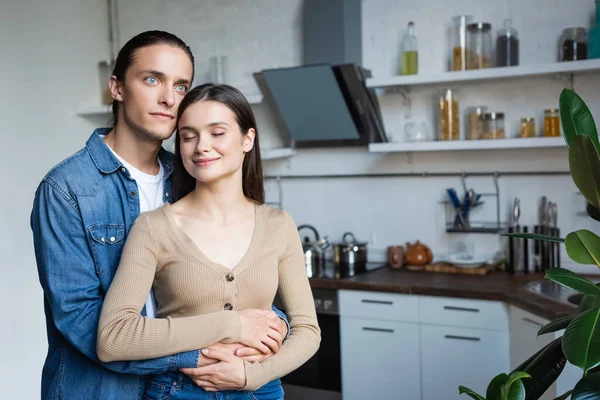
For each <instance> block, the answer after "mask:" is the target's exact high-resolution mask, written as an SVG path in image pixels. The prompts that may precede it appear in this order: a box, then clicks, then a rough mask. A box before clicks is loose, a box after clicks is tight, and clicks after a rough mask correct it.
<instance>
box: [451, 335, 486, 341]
mask: <svg viewBox="0 0 600 400" xmlns="http://www.w3.org/2000/svg"><path fill="white" fill-rule="evenodd" d="M444 337H445V338H446V339H457V340H468V341H471V342H480V341H481V339H480V338H478V337H469V336H456V335H444Z"/></svg>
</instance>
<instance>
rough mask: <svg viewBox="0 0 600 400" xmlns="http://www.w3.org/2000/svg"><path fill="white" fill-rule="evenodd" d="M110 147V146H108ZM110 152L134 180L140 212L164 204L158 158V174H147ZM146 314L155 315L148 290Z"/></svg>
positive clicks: (154, 308) (160, 164)
mask: <svg viewBox="0 0 600 400" xmlns="http://www.w3.org/2000/svg"><path fill="white" fill-rule="evenodd" d="M108 148H109V149H110V147H108ZM110 151H112V153H113V154H114V155H115V157H117V159H118V160H119V161H121V163H122V164H123V166H124V167H125V168H127V169H128V170H129V173H130V174H131V177H132V178H133V179H134V180H135V182H136V183H137V186H138V194H139V197H138V198H139V199H140V213H143V212H145V211H152V210H155V209H157V208H159V207H160V206H162V205H163V204H164V202H163V192H164V183H163V177H164V176H165V170H164V168H163V165H162V163H161V162H160V160H158V165H159V171H158V175H149V174H146V173H145V172H142V171H140V170H139V169H137V168H135V167H134V166H133V165H131V164H129V163H128V162H127V161H125V160H124V159H123V158H121V157H120V156H119V155H118V154H117V153H115V152H114V151H113V149H110ZM146 316H147V317H149V318H154V317H156V300H155V299H154V293H153V291H152V290H150V294H149V295H148V298H147V299H146Z"/></svg>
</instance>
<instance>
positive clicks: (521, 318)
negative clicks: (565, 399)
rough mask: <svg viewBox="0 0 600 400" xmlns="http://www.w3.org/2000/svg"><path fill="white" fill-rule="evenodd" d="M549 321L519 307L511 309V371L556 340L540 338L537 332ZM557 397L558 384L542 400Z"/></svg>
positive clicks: (552, 337)
mask: <svg viewBox="0 0 600 400" xmlns="http://www.w3.org/2000/svg"><path fill="white" fill-rule="evenodd" d="M548 322H549V321H548V320H546V319H543V318H540V317H538V316H536V315H534V314H531V313H529V312H527V311H524V310H521V309H520V308H517V307H513V306H511V307H510V369H511V371H512V370H513V369H515V368H516V367H518V366H519V365H520V364H521V363H522V362H523V361H525V360H527V359H528V358H529V357H531V356H532V355H533V354H535V352H537V351H538V350H539V349H541V348H542V347H544V346H546V345H548V344H549V343H550V342H552V341H553V340H554V335H552V334H547V335H542V336H540V337H539V338H538V336H537V332H538V331H539V330H540V328H541V327H542V326H544V325H546V324H547V323H548ZM507 372H508V371H507ZM555 397H556V384H553V385H552V386H550V388H549V389H548V390H547V391H546V393H544V395H543V396H542V397H540V400H551V399H554V398H555Z"/></svg>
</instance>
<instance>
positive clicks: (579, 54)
mask: <svg viewBox="0 0 600 400" xmlns="http://www.w3.org/2000/svg"><path fill="white" fill-rule="evenodd" d="M587 45H588V37H587V31H586V29H585V28H581V27H577V28H567V29H564V30H563V31H562V34H561V36H560V54H559V60H560V61H577V60H587V58H588V49H587Z"/></svg>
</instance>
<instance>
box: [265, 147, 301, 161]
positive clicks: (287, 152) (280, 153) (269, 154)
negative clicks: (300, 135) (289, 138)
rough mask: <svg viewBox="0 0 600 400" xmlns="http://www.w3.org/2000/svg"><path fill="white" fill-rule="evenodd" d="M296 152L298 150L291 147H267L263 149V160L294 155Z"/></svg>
mask: <svg viewBox="0 0 600 400" xmlns="http://www.w3.org/2000/svg"><path fill="white" fill-rule="evenodd" d="M295 154H296V150H294V149H290V148H281V149H266V150H263V151H262V154H261V158H262V159H263V161H268V160H276V159H279V158H286V157H292V156H294V155H295Z"/></svg>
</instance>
